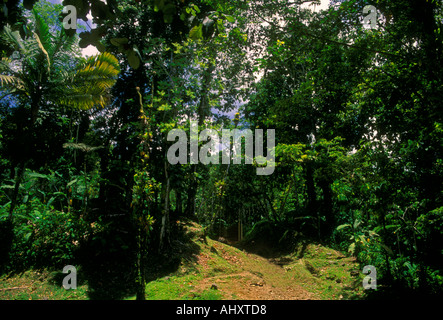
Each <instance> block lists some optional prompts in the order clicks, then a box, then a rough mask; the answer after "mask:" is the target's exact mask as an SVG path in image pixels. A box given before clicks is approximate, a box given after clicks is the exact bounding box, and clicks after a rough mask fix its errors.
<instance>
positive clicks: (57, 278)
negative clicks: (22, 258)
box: [0, 269, 88, 300]
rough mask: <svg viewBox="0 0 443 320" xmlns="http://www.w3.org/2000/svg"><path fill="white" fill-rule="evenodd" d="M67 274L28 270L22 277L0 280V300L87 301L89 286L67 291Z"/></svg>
mask: <svg viewBox="0 0 443 320" xmlns="http://www.w3.org/2000/svg"><path fill="white" fill-rule="evenodd" d="M64 276H66V275H65V274H63V273H61V272H59V271H48V270H46V269H45V270H28V271H26V272H24V273H22V274H20V275H14V276H12V277H8V276H7V275H3V276H2V277H1V278H0V300H87V299H88V295H87V285H86V284H85V283H79V282H78V283H77V289H75V290H73V289H70V290H65V289H64V288H63V286H62V281H63V278H64Z"/></svg>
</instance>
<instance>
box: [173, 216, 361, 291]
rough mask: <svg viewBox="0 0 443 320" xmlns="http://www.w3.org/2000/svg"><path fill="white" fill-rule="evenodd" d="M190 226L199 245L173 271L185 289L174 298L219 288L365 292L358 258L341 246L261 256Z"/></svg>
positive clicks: (310, 245)
mask: <svg viewBox="0 0 443 320" xmlns="http://www.w3.org/2000/svg"><path fill="white" fill-rule="evenodd" d="M189 229H191V230H192V233H193V234H195V235H196V236H195V237H194V239H193V242H194V244H196V245H198V246H199V250H198V253H197V254H194V256H193V259H188V260H184V262H183V263H182V265H181V267H180V269H179V270H178V272H177V273H176V274H175V276H174V282H175V285H179V286H181V285H183V284H184V285H185V286H186V287H187V288H188V290H187V291H186V293H185V294H184V295H182V296H180V297H177V298H180V299H182V298H185V299H194V298H199V297H201V296H202V293H204V292H208V291H211V292H217V294H219V295H220V298H222V299H238V300H319V299H332V300H334V299H336V300H339V299H360V298H361V297H362V296H363V291H364V290H363V288H362V285H361V284H362V278H363V276H362V274H361V272H359V271H358V264H357V262H356V261H355V259H354V258H352V257H347V256H345V255H344V254H342V253H341V252H339V251H336V250H333V249H331V248H327V247H325V246H322V245H320V244H314V243H304V244H301V245H300V246H299V248H298V249H296V250H294V252H292V253H290V254H286V255H280V256H278V255H275V256H274V257H273V258H265V257H263V256H260V255H257V254H254V253H251V252H247V251H245V250H242V249H240V248H237V247H235V246H232V245H228V244H225V243H222V242H219V241H216V240H213V239H210V238H206V239H204V238H203V237H201V233H199V226H198V225H197V224H193V225H191V226H189V225H188V230H189ZM199 234H200V236H199ZM167 278H168V279H169V277H167ZM168 282H169V281H168ZM169 285H171V283H169Z"/></svg>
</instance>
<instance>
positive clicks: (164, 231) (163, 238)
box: [159, 161, 171, 251]
mask: <svg viewBox="0 0 443 320" xmlns="http://www.w3.org/2000/svg"><path fill="white" fill-rule="evenodd" d="M165 176H166V187H165V196H164V197H165V198H164V208H163V216H162V226H161V230H160V245H159V251H161V250H162V249H163V248H164V246H165V243H169V193H170V191H171V190H170V178H169V174H168V164H167V161H165Z"/></svg>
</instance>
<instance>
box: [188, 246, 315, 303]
mask: <svg viewBox="0 0 443 320" xmlns="http://www.w3.org/2000/svg"><path fill="white" fill-rule="evenodd" d="M212 247H213V248H215V249H216V250H217V253H218V254H219V255H220V256H221V257H222V258H223V259H225V260H226V261H228V262H229V263H232V264H233V265H235V266H236V267H238V269H240V270H241V271H240V272H236V273H231V274H223V275H217V276H212V277H206V278H204V279H203V280H201V281H200V283H199V284H197V285H196V289H198V290H202V289H205V288H208V287H211V286H214V287H215V288H217V290H220V291H221V292H223V294H224V295H225V297H226V298H235V299H240V300H308V299H309V300H315V299H319V297H318V296H317V295H316V294H314V293H312V292H310V291H308V290H306V289H305V288H303V287H302V285H301V284H300V282H299V279H296V278H295V277H294V276H293V275H291V274H290V273H288V271H287V269H285V268H283V267H281V266H279V265H277V264H275V263H272V262H270V261H269V260H268V259H265V258H263V257H260V256H258V255H255V254H252V253H246V252H240V253H235V252H234V254H233V253H232V251H231V250H229V251H228V250H226V245H223V244H220V243H217V242H214V244H213V245H212ZM199 262H200V263H201V264H203V267H204V264H205V259H199Z"/></svg>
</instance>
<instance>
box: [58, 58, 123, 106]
mask: <svg viewBox="0 0 443 320" xmlns="http://www.w3.org/2000/svg"><path fill="white" fill-rule="evenodd" d="M119 72H120V66H119V63H118V60H117V58H116V57H114V56H113V55H112V54H110V53H107V52H105V53H101V54H99V55H96V56H94V57H90V58H88V59H87V60H85V61H84V63H83V64H81V65H80V66H79V68H78V70H77V72H76V73H75V74H74V75H73V77H72V79H71V81H70V83H67V90H66V92H68V94H65V95H64V97H63V98H62V99H60V103H63V104H65V105H69V106H71V107H74V108H78V109H83V110H88V109H91V108H94V107H101V108H103V107H105V106H106V105H107V104H108V103H109V100H110V95H109V89H110V88H111V87H112V86H113V85H114V84H115V82H116V80H117V76H118V74H119Z"/></svg>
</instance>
